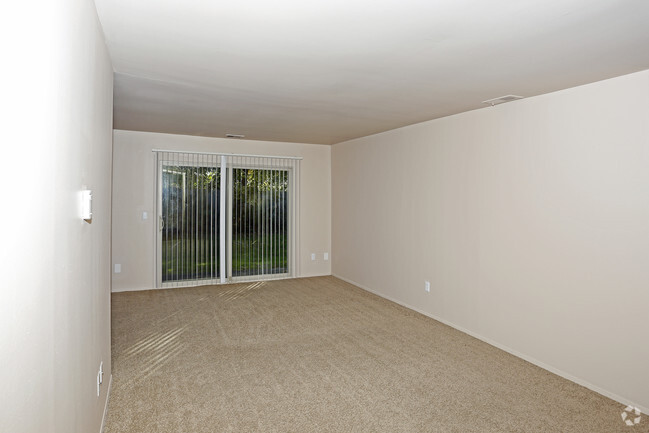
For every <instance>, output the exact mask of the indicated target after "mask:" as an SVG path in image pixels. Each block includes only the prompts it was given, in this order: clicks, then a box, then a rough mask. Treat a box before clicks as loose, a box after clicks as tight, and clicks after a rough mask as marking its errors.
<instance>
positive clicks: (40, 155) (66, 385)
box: [0, 0, 113, 433]
mask: <svg viewBox="0 0 649 433" xmlns="http://www.w3.org/2000/svg"><path fill="white" fill-rule="evenodd" d="M6 6H7V7H8V10H3V19H2V26H0V28H1V29H2V32H3V33H2V38H0V39H1V40H2V43H3V47H2V48H3V49H2V52H3V56H8V58H9V61H7V63H6V65H7V67H6V68H5V69H4V72H6V73H7V74H9V76H8V77H5V78H3V81H4V82H5V83H8V85H7V86H5V87H3V88H4V89H5V90H4V92H3V93H4V94H3V107H4V108H3V109H7V111H6V112H4V111H3V112H2V118H3V119H4V120H5V121H6V122H3V128H2V130H1V132H0V134H1V135H2V143H3V145H4V146H3V152H4V154H3V163H2V170H0V177H1V182H0V184H1V185H2V186H3V187H2V191H3V194H2V211H1V212H0V230H1V239H2V247H0V273H1V274H2V288H1V290H0V348H1V349H0V383H1V384H2V392H0V431H2V432H12V433H43V432H57V433H58V432H60V433H99V431H100V429H101V424H102V415H103V413H104V408H105V404H106V397H107V391H108V384H109V381H110V373H111V364H110V361H111V359H110V227H111V221H110V217H111V212H110V208H111V202H110V200H111V152H112V146H111V141H112V111H113V110H112V104H113V97H112V88H113V86H112V84H113V83H112V80H113V70H112V66H111V62H110V59H109V56H108V52H107V49H106V47H105V44H104V37H103V33H102V30H101V27H100V25H99V21H98V19H97V16H96V11H95V6H94V3H93V2H92V0H48V1H36V2H12V3H10V4H7V5H6ZM4 18H7V22H5V19H4ZM5 31H8V33H7V34H5V33H4V32H5ZM4 43H7V46H6V47H5V46H4ZM4 72H3V73H4ZM86 188H87V189H91V190H92V191H93V195H94V201H93V220H92V224H88V223H86V222H84V221H83V220H82V219H81V215H80V202H79V191H81V190H82V189H86ZM102 361H103V363H104V371H105V377H104V379H105V380H104V384H103V386H102V390H101V394H100V396H99V397H98V396H97V391H96V378H97V372H98V369H99V364H100V362H102Z"/></svg>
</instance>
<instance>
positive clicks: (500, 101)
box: [482, 95, 523, 107]
mask: <svg viewBox="0 0 649 433" xmlns="http://www.w3.org/2000/svg"><path fill="white" fill-rule="evenodd" d="M517 99H523V97H522V96H518V95H505V96H500V97H498V98H493V99H487V100H486V101H482V103H483V104H487V105H491V106H492V107H493V106H494V105H498V104H504V103H505V102H512V101H515V100H517Z"/></svg>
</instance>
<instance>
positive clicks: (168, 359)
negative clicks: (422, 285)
mask: <svg viewBox="0 0 649 433" xmlns="http://www.w3.org/2000/svg"><path fill="white" fill-rule="evenodd" d="M112 309H113V387H112V393H111V397H110V404H109V411H108V418H107V422H106V429H105V432H106V433H117V432H121V433H127V432H128V433H134V432H138V433H139V432H147V433H155V432H165V433H176V432H210V433H211V432H305V433H306V432H444V433H448V432H462V433H466V432H480V433H487V432H562V433H565V432H574V433H581V432H583V433H596V432H603V433H604V432H605V433H614V432H627V433H637V432H640V431H642V432H646V431H649V430H648V429H647V424H649V419H647V417H646V416H644V417H643V418H644V419H643V420H642V423H641V424H640V425H638V426H635V427H626V426H625V425H624V423H623V422H622V419H621V417H620V414H621V412H622V410H623V409H624V406H623V405H621V404H619V403H616V402H614V401H612V400H609V399H607V398H605V397H602V396H601V395H599V394H596V393H594V392H592V391H589V390H587V389H586V388H583V387H581V386H579V385H576V384H574V383H572V382H569V381H567V380H565V379H562V378H560V377H558V376H555V375H553V374H551V373H548V372H547V371H545V370H542V369H540V368H538V367H535V366H534V365H532V364H530V363H527V362H525V361H523V360H521V359H519V358H516V357H514V356H512V355H509V354H507V353H505V352H503V351H501V350H499V349H496V348H494V347H492V346H489V345H488V344H485V343H483V342H481V341H479V340H476V339H474V338H472V337H469V336H467V335H465V334H463V333H461V332H459V331H456V330H454V329H452V328H449V327H447V326H445V325H442V324H440V323H439V322H436V321H435V320H432V319H430V318H427V317H425V316H423V315H420V314H418V313H415V312H412V311H410V310H408V309H406V308H403V307H401V306H399V305H396V304H394V303H391V302H389V301H386V300H384V299H381V298H379V297H377V296H374V295H372V294H370V293H367V292H365V291H363V290H361V289H359V288H356V287H354V286H352V285H350V284H347V283H345V282H343V281H341V280H338V279H336V278H334V277H319V278H307V279H297V280H283V281H273V282H265V283H254V284H237V285H225V286H209V287H200V288H184V289H174V290H160V291H146V292H131V293H115V294H113V296H112Z"/></svg>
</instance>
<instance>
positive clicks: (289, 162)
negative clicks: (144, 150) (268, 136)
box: [154, 150, 300, 287]
mask: <svg viewBox="0 0 649 433" xmlns="http://www.w3.org/2000/svg"><path fill="white" fill-rule="evenodd" d="M154 152H155V156H156V167H157V170H156V173H157V197H158V199H157V214H158V236H157V247H156V252H157V260H156V281H157V283H158V286H159V287H160V286H162V287H179V286H190V285H199V284H218V283H225V282H229V281H250V280H263V279H270V278H286V277H291V276H295V275H297V267H298V265H299V263H298V262H299V253H298V242H297V233H299V175H300V159H299V158H287V157H272V156H254V155H232V154H211V153H194V152H176V151H162V150H155V151H154Z"/></svg>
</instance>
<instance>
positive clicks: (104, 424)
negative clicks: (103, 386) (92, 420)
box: [99, 374, 113, 433]
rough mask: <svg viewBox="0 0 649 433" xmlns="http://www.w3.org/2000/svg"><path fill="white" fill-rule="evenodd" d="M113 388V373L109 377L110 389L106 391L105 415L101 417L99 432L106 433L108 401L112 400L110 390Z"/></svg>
mask: <svg viewBox="0 0 649 433" xmlns="http://www.w3.org/2000/svg"><path fill="white" fill-rule="evenodd" d="M112 388H113V375H112V374H111V375H110V378H109V379H108V391H107V392H106V404H104V415H103V416H102V417H101V429H100V430H99V433H104V427H106V414H107V413H108V402H109V401H110V390H111V389H112Z"/></svg>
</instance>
